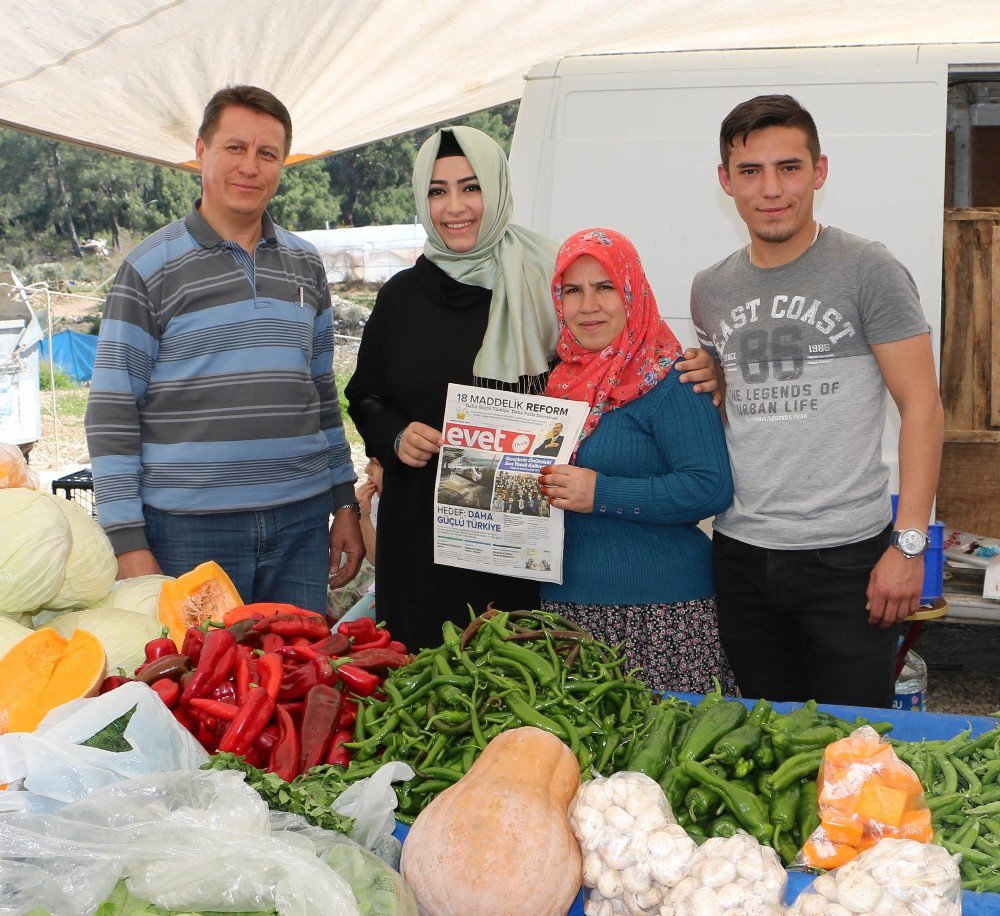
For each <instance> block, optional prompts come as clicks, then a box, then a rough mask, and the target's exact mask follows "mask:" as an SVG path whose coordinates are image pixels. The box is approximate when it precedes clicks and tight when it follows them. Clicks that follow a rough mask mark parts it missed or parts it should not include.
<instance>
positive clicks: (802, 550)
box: [691, 96, 943, 706]
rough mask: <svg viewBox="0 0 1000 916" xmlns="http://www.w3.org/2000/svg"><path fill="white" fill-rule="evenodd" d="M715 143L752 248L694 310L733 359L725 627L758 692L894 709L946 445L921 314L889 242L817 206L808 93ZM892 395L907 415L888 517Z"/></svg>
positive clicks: (720, 583)
mask: <svg viewBox="0 0 1000 916" xmlns="http://www.w3.org/2000/svg"><path fill="white" fill-rule="evenodd" d="M720 151H721V154H722V164H721V165H720V166H719V181H720V182H721V184H722V187H723V190H725V192H726V193H727V194H728V195H729V196H730V197H732V198H733V200H734V201H735V203H736V209H737V211H738V212H739V215H740V217H741V218H742V219H743V221H744V222H745V223H746V224H747V228H748V229H749V232H750V244H748V245H747V246H746V247H745V248H741V249H740V250H739V251H736V252H734V253H733V254H732V255H730V256H729V257H728V258H726V259H725V260H723V261H720V262H719V263H718V264H716V265H715V266H713V267H710V268H708V269H707V270H704V271H702V272H701V273H699V274H698V275H697V276H696V277H695V280H694V284H693V286H692V290H691V315H692V318H693V319H694V323H695V326H696V328H697V330H698V335H699V337H700V339H701V342H702V344H703V345H704V347H705V348H706V349H707V350H708V351H709V352H710V353H711V354H712V355H713V356H714V357H715V358H716V360H717V361H718V362H719V363H720V364H721V366H722V369H723V372H722V375H723V379H724V387H725V391H726V393H725V410H726V414H727V417H728V423H727V428H726V439H727V443H728V445H729V452H730V457H731V459H732V464H733V478H734V483H735V489H736V495H735V499H734V501H733V505H732V507H731V508H730V509H728V510H727V511H726V512H724V513H723V514H721V515H720V516H718V518H717V519H716V521H715V537H714V539H713V554H714V565H715V579H716V591H717V600H718V606H719V623H720V631H721V633H722V639H723V643H724V645H725V648H726V651H727V653H728V654H729V657H730V661H731V662H732V665H733V669H734V670H735V672H736V677H737V681H738V683H739V685H740V688H741V690H742V692H743V694H744V695H746V696H753V697H768V698H769V699H773V700H806V699H809V698H815V699H817V700H820V701H823V702H828V703H845V704H850V705H862V706H890V705H891V704H892V699H893V661H894V657H895V648H896V642H895V628H894V626H893V625H894V624H896V623H898V622H900V621H902V620H905V619H906V618H907V616H909V615H910V614H912V613H913V612H914V611H916V609H917V607H918V604H919V600H920V593H921V588H922V584H923V576H924V563H923V556H922V555H923V551H924V549H925V547H926V533H925V532H926V529H927V524H928V521H929V519H930V511H931V505H932V503H933V500H934V492H935V489H936V487H937V478H938V470H939V466H940V460H941V444H942V438H943V411H942V408H941V399H940V396H939V394H938V388H937V379H936V376H935V372H934V359H933V355H932V351H931V342H930V335H929V333H928V327H927V322H926V321H925V320H924V317H923V314H922V311H921V309H920V303H919V300H918V298H917V290H916V287H915V285H914V283H913V279H912V278H911V277H910V275H909V273H908V272H907V271H906V269H905V268H904V267H903V266H902V265H901V264H900V263H899V262H898V261H897V260H896V259H895V258H893V256H892V255H891V254H889V252H888V251H887V250H886V249H885V247H884V246H882V245H881V244H879V243H877V242H870V241H867V240H865V239H861V238H858V237H857V236H853V235H850V234H848V233H846V232H843V231H841V230H840V229H835V228H832V227H828V226H822V225H821V224H820V223H819V222H817V221H816V219H815V218H814V216H813V195H814V192H815V191H816V190H818V189H819V188H821V187H822V186H823V184H824V182H825V181H826V178H827V172H828V168H829V164H828V161H827V157H826V156H825V155H822V154H821V153H820V148H819V137H818V135H817V132H816V126H815V123H814V122H813V119H812V117H811V116H810V115H809V113H808V112H807V111H806V110H805V109H804V108H802V107H801V106H800V105H799V103H798V102H796V101H795V100H794V99H793V98H791V97H790V96H759V97H757V98H755V99H751V100H750V101H748V102H744V103H742V104H741V105H738V106H737V107H736V108H735V109H734V110H733V111H732V112H731V113H730V114H729V115H728V116H727V117H726V119H725V121H723V124H722V130H721V133H720ZM886 391H888V393H889V394H890V395H891V396H892V398H893V400H894V401H895V403H896V406H897V407H898V408H899V413H900V417H901V420H902V426H901V428H900V435H899V475H900V497H899V510H898V513H897V516H896V527H895V530H893V528H892V527H891V525H890V518H891V509H890V505H889V493H888V483H889V473H888V469H887V467H886V465H885V464H884V463H883V461H882V454H881V439H882V430H883V427H884V425H885V406H886V397H885V396H886Z"/></svg>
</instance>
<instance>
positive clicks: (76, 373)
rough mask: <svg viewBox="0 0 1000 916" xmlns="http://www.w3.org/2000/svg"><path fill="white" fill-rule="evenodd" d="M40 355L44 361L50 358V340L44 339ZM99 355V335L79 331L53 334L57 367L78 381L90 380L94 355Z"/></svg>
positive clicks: (53, 352) (53, 357)
mask: <svg viewBox="0 0 1000 916" xmlns="http://www.w3.org/2000/svg"><path fill="white" fill-rule="evenodd" d="M39 355H40V356H41V359H42V361H43V362H48V360H49V341H48V339H47V338H46V339H44V340H42V342H41V344H40V347H39ZM96 355H97V336H96V335H95V334H81V333H79V332H78V331H60V332H59V333H58V334H53V335H52V360H53V362H54V363H55V366H56V369H59V370H60V371H62V372H65V373H66V374H67V375H68V376H70V377H71V378H75V379H76V380H77V381H78V382H89V381H90V377H91V376H92V375H93V374H94V357H95V356H96Z"/></svg>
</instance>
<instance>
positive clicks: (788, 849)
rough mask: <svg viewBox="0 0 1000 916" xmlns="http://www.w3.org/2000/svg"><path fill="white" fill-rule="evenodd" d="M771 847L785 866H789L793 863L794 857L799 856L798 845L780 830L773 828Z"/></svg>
mask: <svg viewBox="0 0 1000 916" xmlns="http://www.w3.org/2000/svg"><path fill="white" fill-rule="evenodd" d="M772 845H773V846H774V849H775V851H776V852H777V853H778V855H779V856H781V861H782V862H784V863H785V865H791V864H792V862H794V861H795V857H796V856H797V855H798V854H799V847H798V845H797V844H796V843H795V841H794V840H793V839H792V838H791V837H790V836H789V835H788V834H787V833H785V832H784V831H782V830H781V829H780V828H775V831H774V839H773V841H772Z"/></svg>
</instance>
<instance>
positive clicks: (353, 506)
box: [333, 503, 361, 515]
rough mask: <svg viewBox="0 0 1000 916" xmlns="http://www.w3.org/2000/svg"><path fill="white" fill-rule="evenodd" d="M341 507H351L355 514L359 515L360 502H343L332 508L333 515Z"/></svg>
mask: <svg viewBox="0 0 1000 916" xmlns="http://www.w3.org/2000/svg"><path fill="white" fill-rule="evenodd" d="M341 509H351V510H353V511H354V513H355V514H356V515H361V504H360V503H344V504H343V505H342V506H337V508H336V509H334V510H333V513H334V515H336V514H337V513H338V512H339V511H340V510H341Z"/></svg>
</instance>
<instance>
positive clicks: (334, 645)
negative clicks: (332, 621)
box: [309, 633, 351, 658]
mask: <svg viewBox="0 0 1000 916" xmlns="http://www.w3.org/2000/svg"><path fill="white" fill-rule="evenodd" d="M350 647H351V640H350V638H349V637H347V636H345V635H344V634H343V633H331V634H330V635H329V636H327V637H326V639H321V640H320V641H319V642H314V643H312V644H311V645H310V646H309V648H310V649H312V650H313V652H315V653H316V654H317V655H325V656H327V658H330V657H332V656H335V655H344V654H346V653H347V650H348V649H349V648H350Z"/></svg>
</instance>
